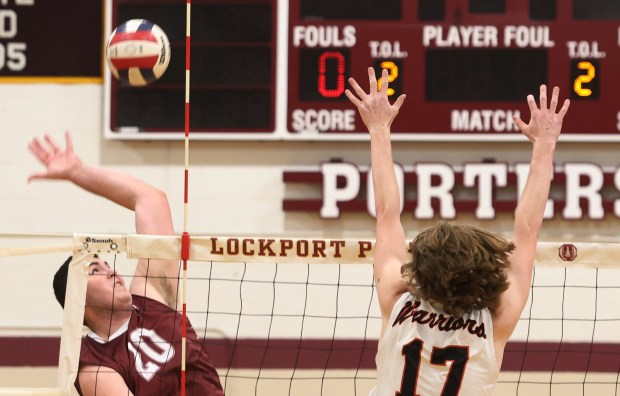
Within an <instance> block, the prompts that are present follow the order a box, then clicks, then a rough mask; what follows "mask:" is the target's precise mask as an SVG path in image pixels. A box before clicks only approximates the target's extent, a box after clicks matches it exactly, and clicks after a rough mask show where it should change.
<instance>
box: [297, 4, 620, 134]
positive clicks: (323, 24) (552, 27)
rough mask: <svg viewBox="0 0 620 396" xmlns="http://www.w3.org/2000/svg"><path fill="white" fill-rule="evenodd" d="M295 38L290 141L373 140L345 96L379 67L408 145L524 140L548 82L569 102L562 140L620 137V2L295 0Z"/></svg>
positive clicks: (396, 130)
mask: <svg viewBox="0 0 620 396" xmlns="http://www.w3.org/2000/svg"><path fill="white" fill-rule="evenodd" d="M288 34H289V37H288V53H287V55H288V81H287V86H288V110H287V129H288V130H287V132H288V133H289V134H290V135H291V136H304V135H306V136H309V137H310V138H313V137H314V138H317V137H318V138H327V139H339V138H341V139H350V138H354V137H356V136H357V137H359V138H360V139H363V138H367V136H366V135H367V133H366V131H365V127H364V125H363V122H362V120H361V119H360V118H359V115H358V114H357V113H355V112H354V113H351V110H352V109H354V108H353V106H352V105H351V104H350V103H349V102H348V100H347V99H346V96H345V95H344V90H345V89H346V88H348V83H347V79H348V78H349V77H350V76H352V77H355V78H356V80H357V81H358V82H360V83H361V84H362V85H363V86H364V87H367V82H366V70H367V68H368V67H369V66H373V67H374V68H375V71H376V74H377V77H379V76H380V73H381V69H387V70H388V72H389V90H388V95H389V96H390V97H391V98H392V99H395V98H396V97H397V96H398V95H400V94H402V93H406V94H407V101H406V102H405V105H404V108H403V109H401V112H400V113H401V114H400V115H399V117H398V118H397V119H396V121H395V123H394V125H393V126H392V132H393V134H394V135H399V138H400V139H402V140H429V139H430V140H456V141H459V140H498V141H502V140H520V139H521V138H522V136H521V134H520V132H519V131H518V130H517V128H516V127H515V126H514V123H513V122H512V116H513V115H515V114H528V111H529V110H528V108H527V103H526V100H525V99H526V97H527V95H529V94H534V95H535V96H536V95H537V94H538V90H539V87H540V85H541V84H546V85H548V86H549V87H550V88H551V87H553V86H559V87H560V88H561V96H562V97H563V98H565V97H568V98H571V99H573V102H574V103H573V105H572V108H571V112H570V113H569V114H568V115H567V119H566V121H565V123H564V125H565V130H564V131H563V135H564V138H565V139H567V140H571V139H573V140H581V141H587V140H588V139H592V140H601V138H602V139H603V140H604V139H605V138H608V139H609V140H613V141H618V140H620V125H619V123H618V119H619V117H620V116H619V114H620V89H617V88H618V87H620V73H614V72H610V71H616V70H620V1H618V0H418V1H404V0H389V1H386V2H385V4H384V3H382V6H381V7H377V6H376V2H373V1H371V0H329V1H327V0H323V1H317V0H290V2H289V30H288ZM343 74H344V75H343ZM343 81H344V86H343ZM380 84H381V82H379V85H380ZM592 114H596V117H585V116H584V115H592Z"/></svg>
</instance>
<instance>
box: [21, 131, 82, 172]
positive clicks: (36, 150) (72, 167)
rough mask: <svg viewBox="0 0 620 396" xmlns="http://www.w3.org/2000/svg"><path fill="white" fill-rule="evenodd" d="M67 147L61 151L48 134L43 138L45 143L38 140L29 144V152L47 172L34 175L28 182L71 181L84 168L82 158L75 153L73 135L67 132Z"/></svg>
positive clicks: (35, 139)
mask: <svg viewBox="0 0 620 396" xmlns="http://www.w3.org/2000/svg"><path fill="white" fill-rule="evenodd" d="M65 139H66V146H65V148H64V150H63V149H61V148H60V147H59V146H58V144H57V143H56V142H55V141H54V139H52V138H51V137H50V136H49V135H48V134H45V136H44V137H43V140H44V142H41V141H40V140H39V139H38V138H36V137H35V138H34V139H32V141H31V142H30V143H28V150H30V152H31V153H32V154H34V156H35V157H36V158H37V159H38V160H39V162H40V163H41V164H43V165H44V166H45V168H46V169H45V172H37V173H33V174H31V175H30V176H29V177H28V181H29V182H30V181H31V180H36V179H66V180H69V179H71V176H72V175H73V173H74V172H75V171H76V170H77V169H79V168H80V167H81V166H82V161H81V160H80V158H79V157H78V156H77V155H75V154H74V153H73V142H72V141H71V134H70V133H69V132H65Z"/></svg>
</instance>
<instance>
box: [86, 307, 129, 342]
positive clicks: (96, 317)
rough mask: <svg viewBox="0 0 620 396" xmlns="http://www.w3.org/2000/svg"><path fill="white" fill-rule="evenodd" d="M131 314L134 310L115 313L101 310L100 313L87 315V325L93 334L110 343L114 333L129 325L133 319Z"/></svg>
mask: <svg viewBox="0 0 620 396" xmlns="http://www.w3.org/2000/svg"><path fill="white" fill-rule="evenodd" d="M131 313H132V310H122V311H121V310H118V311H114V312H110V311H101V310H99V312H92V314H91V315H87V318H88V321H87V324H88V327H89V328H90V330H91V331H92V332H93V333H95V334H97V335H98V336H99V337H101V338H102V339H103V340H104V341H108V340H109V339H110V337H111V336H112V335H113V334H114V333H116V332H117V331H118V330H119V329H120V328H121V327H122V326H124V325H125V323H127V321H128V320H129V318H131Z"/></svg>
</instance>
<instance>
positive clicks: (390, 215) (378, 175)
mask: <svg viewBox="0 0 620 396" xmlns="http://www.w3.org/2000/svg"><path fill="white" fill-rule="evenodd" d="M382 79H383V81H382V82H383V84H382V86H381V90H379V91H377V79H376V77H375V72H374V69H373V68H368V80H369V83H370V91H369V93H368V94H366V92H364V90H363V89H362V88H361V87H360V86H359V85H358V84H357V82H356V81H355V80H354V79H353V78H351V79H349V83H350V84H351V86H352V88H353V90H354V91H355V93H356V94H357V97H356V96H355V95H354V94H353V93H352V92H351V91H349V90H347V91H346V95H347V97H348V98H349V100H351V102H352V103H353V104H354V105H355V106H356V107H357V109H358V111H359V113H360V116H361V118H362V120H363V121H364V124H365V125H366V127H367V128H368V131H369V133H370V153H371V154H370V155H371V163H372V180H373V188H374V195H375V208H376V216H377V219H376V245H375V259H374V276H375V285H376V288H377V297H378V299H379V306H380V308H381V316H382V317H383V326H382V331H381V334H383V330H384V329H385V327H386V325H387V320H388V319H389V317H390V313H391V312H392V307H393V306H394V303H395V302H396V300H397V299H398V297H399V296H400V295H401V294H402V293H403V292H404V291H406V290H407V287H406V283H405V282H404V281H403V279H402V276H401V273H400V267H401V266H402V265H403V264H404V263H405V261H406V259H407V258H406V257H407V251H406V246H405V232H404V230H403V226H402V224H401V222H400V192H399V188H398V184H397V182H396V175H395V173H394V163H393V159H392V145H391V141H390V126H391V125H392V122H393V121H394V118H395V117H396V115H397V114H398V111H399V109H400V107H401V106H402V104H403V101H404V100H405V95H401V96H400V97H399V98H398V99H397V100H396V102H394V104H390V102H389V101H388V97H387V88H388V76H387V71H386V70H383V73H382ZM358 97H359V98H358Z"/></svg>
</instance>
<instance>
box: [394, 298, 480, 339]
mask: <svg viewBox="0 0 620 396" xmlns="http://www.w3.org/2000/svg"><path fill="white" fill-rule="evenodd" d="M420 304H421V303H420V301H418V300H415V301H414V302H413V304H412V303H411V301H407V302H406V303H405V306H404V307H403V308H402V309H401V310H400V312H399V313H398V316H396V319H395V320H394V323H392V327H394V326H396V325H397V324H398V325H399V324H401V323H403V322H404V321H406V320H409V319H410V320H411V321H412V322H416V323H419V324H424V325H427V326H428V327H430V328H431V329H432V328H434V327H437V329H438V330H440V331H456V330H467V331H468V332H469V333H470V334H473V335H475V336H477V337H479V338H485V339H486V338H487V334H486V331H485V330H484V323H480V324H479V323H478V322H477V321H475V320H473V319H467V320H463V318H455V317H454V316H444V315H443V314H437V313H435V312H428V311H425V310H423V309H421V310H416V309H417V308H418V307H419V306H420Z"/></svg>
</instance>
